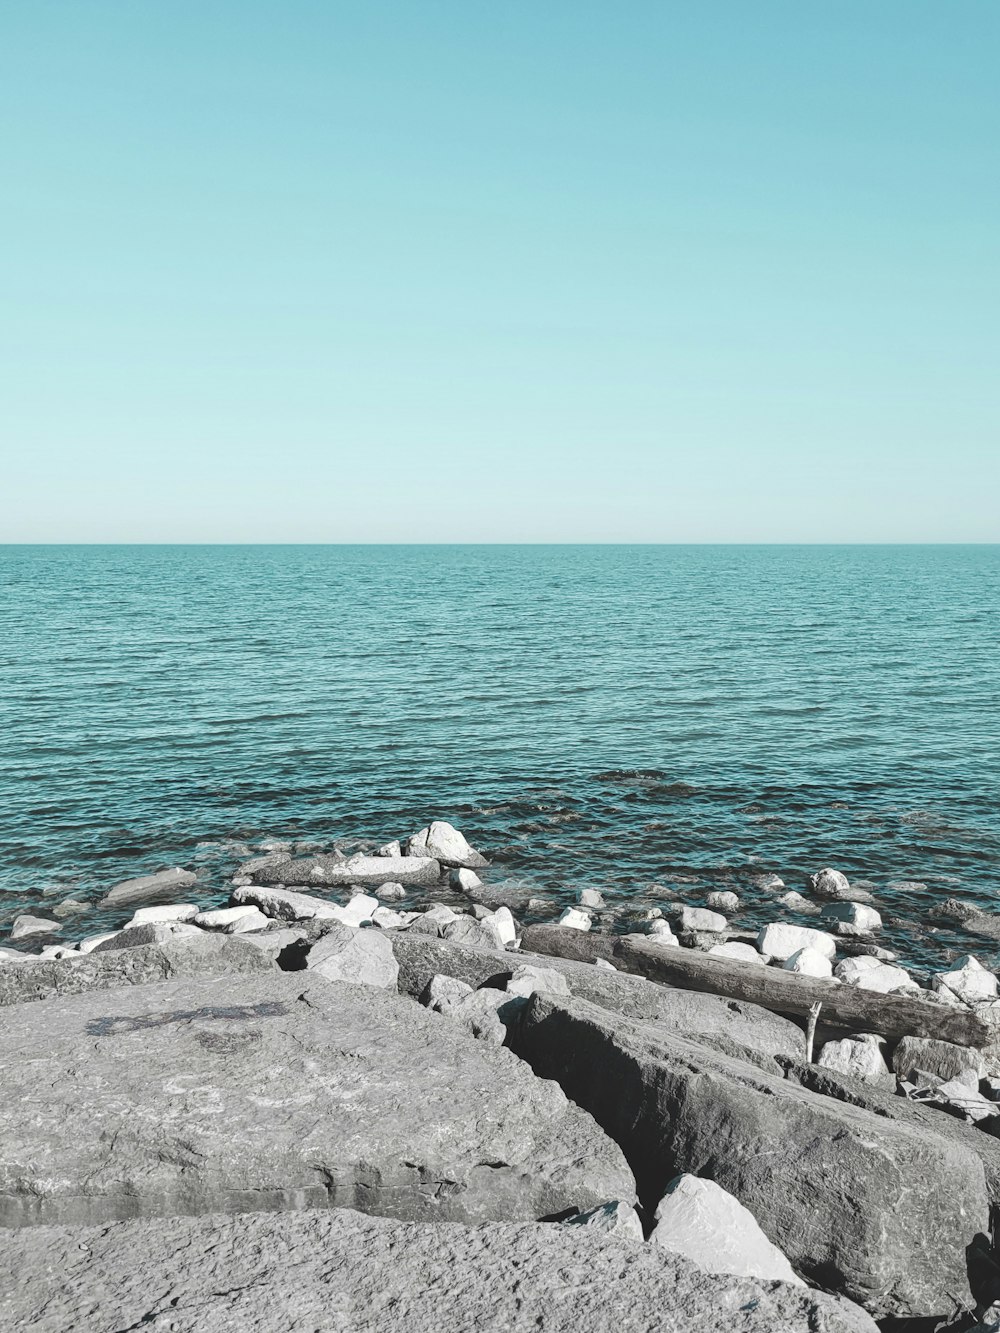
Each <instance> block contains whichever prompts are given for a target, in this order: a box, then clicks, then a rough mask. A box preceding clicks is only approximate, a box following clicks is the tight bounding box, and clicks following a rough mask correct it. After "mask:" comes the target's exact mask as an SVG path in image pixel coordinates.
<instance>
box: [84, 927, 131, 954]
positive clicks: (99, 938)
mask: <svg viewBox="0 0 1000 1333" xmlns="http://www.w3.org/2000/svg"><path fill="white" fill-rule="evenodd" d="M120 934H121V931H120V930H106V931H103V932H102V933H101V934H100V935H86V936H84V938H83V939H82V940H81V941H80V943H79V944H78V945H77V948H78V949H79V951H80V953H93V952H94V950H95V949H96V948H97V946H98V945H99V944H103V943H104V941H105V940H113V939H114V937H115V936H116V935H120Z"/></svg>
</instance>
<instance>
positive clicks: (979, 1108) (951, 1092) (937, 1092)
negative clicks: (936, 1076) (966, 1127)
mask: <svg viewBox="0 0 1000 1333" xmlns="http://www.w3.org/2000/svg"><path fill="white" fill-rule="evenodd" d="M915 1096H917V1097H918V1098H919V1099H920V1100H921V1101H923V1102H925V1103H926V1104H928V1105H931V1106H940V1107H941V1108H942V1110H945V1111H948V1112H949V1113H950V1114H951V1115H956V1116H961V1117H962V1118H963V1119H964V1120H968V1121H969V1122H970V1123H971V1124H978V1123H979V1121H981V1120H994V1119H995V1118H996V1117H997V1116H998V1115H1000V1107H998V1106H997V1105H996V1103H995V1102H992V1101H990V1099H989V1098H988V1097H984V1096H983V1094H982V1093H981V1092H980V1091H979V1089H978V1088H970V1087H969V1085H968V1083H966V1082H965V1081H964V1080H963V1079H960V1078H953V1079H950V1080H949V1081H948V1082H947V1083H937V1082H935V1083H934V1084H933V1085H932V1086H931V1087H929V1088H925V1089H923V1090H921V1091H918V1092H916V1093H915Z"/></svg>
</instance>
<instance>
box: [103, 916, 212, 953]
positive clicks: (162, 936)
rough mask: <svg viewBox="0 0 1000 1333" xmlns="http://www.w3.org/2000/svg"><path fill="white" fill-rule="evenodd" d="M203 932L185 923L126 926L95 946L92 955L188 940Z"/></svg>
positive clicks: (161, 922) (165, 922)
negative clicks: (170, 941)
mask: <svg viewBox="0 0 1000 1333" xmlns="http://www.w3.org/2000/svg"><path fill="white" fill-rule="evenodd" d="M204 933H205V932H204V931H202V930H201V929H199V927H198V926H191V925H188V923H187V922H186V921H151V922H148V923H147V924H146V925H143V926H126V927H125V929H124V930H118V931H115V933H114V934H113V935H112V936H110V937H109V938H108V939H106V940H104V941H103V942H102V943H101V944H95V945H94V948H93V950H92V952H93V953H110V952H112V951H113V950H117V949H139V948H141V947H142V946H143V945H144V944H164V943H166V942H167V941H168V940H176V939H190V938H191V937H192V936H197V935H203V934H204Z"/></svg>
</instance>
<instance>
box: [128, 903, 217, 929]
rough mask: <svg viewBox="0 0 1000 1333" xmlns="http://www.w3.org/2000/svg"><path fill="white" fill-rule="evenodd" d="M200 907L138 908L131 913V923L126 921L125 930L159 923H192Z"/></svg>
mask: <svg viewBox="0 0 1000 1333" xmlns="http://www.w3.org/2000/svg"><path fill="white" fill-rule="evenodd" d="M200 911H201V908H200V907H196V906H195V905H194V903H171V904H170V905H169V906H164V907H139V908H137V909H136V911H134V912H133V913H132V919H131V921H126V923H125V929H126V930H127V929H128V927H129V926H145V925H150V924H155V923H157V922H159V921H193V920H194V919H195V917H196V916H197V915H198V913H199V912H200Z"/></svg>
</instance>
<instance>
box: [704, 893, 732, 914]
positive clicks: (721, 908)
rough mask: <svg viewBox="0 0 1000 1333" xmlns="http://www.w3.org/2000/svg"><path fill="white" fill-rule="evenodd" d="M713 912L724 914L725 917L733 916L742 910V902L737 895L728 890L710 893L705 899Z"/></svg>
mask: <svg viewBox="0 0 1000 1333" xmlns="http://www.w3.org/2000/svg"><path fill="white" fill-rule="evenodd" d="M705 901H706V902H707V903H708V905H709V907H710V908H711V909H712V911H713V912H722V913H723V915H725V916H732V915H733V913H734V912H738V911H739V910H740V900H739V898H738V897H737V896H736V894H735V893H730V892H729V891H728V890H726V889H719V890H717V891H716V892H714V893H710V894H709V895H708V897H707V898H706V899H705Z"/></svg>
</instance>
